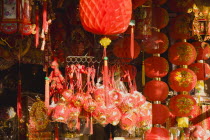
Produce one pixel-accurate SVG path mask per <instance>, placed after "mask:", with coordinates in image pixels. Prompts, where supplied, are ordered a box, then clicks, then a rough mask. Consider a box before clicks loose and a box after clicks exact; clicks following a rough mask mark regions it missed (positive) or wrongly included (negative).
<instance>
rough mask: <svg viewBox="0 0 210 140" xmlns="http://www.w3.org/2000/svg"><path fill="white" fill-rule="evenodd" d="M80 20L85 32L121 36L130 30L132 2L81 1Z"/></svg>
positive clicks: (116, 0) (122, 0)
mask: <svg viewBox="0 0 210 140" xmlns="http://www.w3.org/2000/svg"><path fill="white" fill-rule="evenodd" d="M79 10H80V19H81V23H82V25H83V27H84V29H85V30H87V31H89V32H92V33H94V34H102V35H112V34H120V33H123V32H125V31H126V29H127V28H128V25H129V22H130V19H131V14H132V3H131V0H115V1H113V0H106V1H104V0H92V1H90V0H80V7H79Z"/></svg>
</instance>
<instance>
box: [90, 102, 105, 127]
mask: <svg viewBox="0 0 210 140" xmlns="http://www.w3.org/2000/svg"><path fill="white" fill-rule="evenodd" d="M93 117H94V118H95V119H96V121H97V122H99V123H100V124H102V125H106V124H108V117H107V107H106V106H105V105H101V104H97V105H96V109H95V111H94V112H93Z"/></svg>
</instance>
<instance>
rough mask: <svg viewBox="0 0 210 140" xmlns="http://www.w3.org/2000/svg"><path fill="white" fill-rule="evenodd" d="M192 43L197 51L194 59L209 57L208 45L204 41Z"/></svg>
mask: <svg viewBox="0 0 210 140" xmlns="http://www.w3.org/2000/svg"><path fill="white" fill-rule="evenodd" d="M192 45H193V46H194V47H195V50H196V52H197V58H196V60H207V59H209V57H210V45H209V44H208V43H206V42H193V43H192Z"/></svg>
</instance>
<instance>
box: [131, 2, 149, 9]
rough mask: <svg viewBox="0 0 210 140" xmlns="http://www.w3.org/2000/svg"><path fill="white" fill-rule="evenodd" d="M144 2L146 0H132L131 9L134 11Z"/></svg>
mask: <svg viewBox="0 0 210 140" xmlns="http://www.w3.org/2000/svg"><path fill="white" fill-rule="evenodd" d="M145 2H146V0H132V7H133V9H136V8H137V7H139V6H141V5H142V4H144V3H145Z"/></svg>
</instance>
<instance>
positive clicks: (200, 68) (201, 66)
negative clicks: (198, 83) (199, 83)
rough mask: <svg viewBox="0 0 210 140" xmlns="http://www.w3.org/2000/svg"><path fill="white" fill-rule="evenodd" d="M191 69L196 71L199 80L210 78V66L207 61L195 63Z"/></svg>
mask: <svg viewBox="0 0 210 140" xmlns="http://www.w3.org/2000/svg"><path fill="white" fill-rule="evenodd" d="M189 69H191V70H192V71H194V72H195V74H196V76H197V80H207V79H209V78H210V67H209V64H207V63H193V64H191V65H190V66H189Z"/></svg>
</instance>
